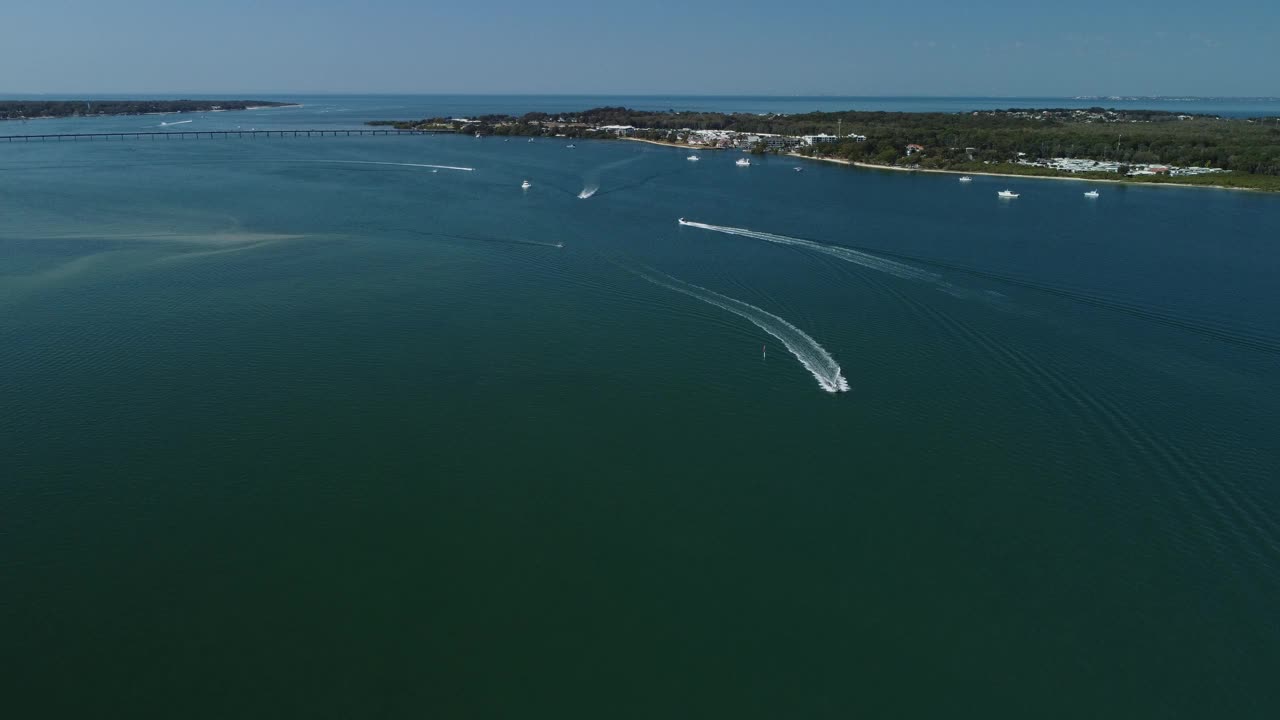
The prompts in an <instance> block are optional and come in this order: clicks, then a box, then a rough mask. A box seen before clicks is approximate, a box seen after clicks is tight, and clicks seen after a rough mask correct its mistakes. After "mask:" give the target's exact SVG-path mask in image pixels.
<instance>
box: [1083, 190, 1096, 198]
mask: <svg viewBox="0 0 1280 720" xmlns="http://www.w3.org/2000/svg"><path fill="white" fill-rule="evenodd" d="M1084 196H1085V197H1087V198H1096V197H1098V191H1097V190H1089V191H1088V192H1086V193H1085V194H1084Z"/></svg>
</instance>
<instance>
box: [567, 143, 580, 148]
mask: <svg viewBox="0 0 1280 720" xmlns="http://www.w3.org/2000/svg"><path fill="white" fill-rule="evenodd" d="M565 147H567V148H569V149H570V150H572V149H574V148H576V147H578V146H577V145H574V144H573V143H569V144H568V145H565Z"/></svg>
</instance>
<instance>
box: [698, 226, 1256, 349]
mask: <svg viewBox="0 0 1280 720" xmlns="http://www.w3.org/2000/svg"><path fill="white" fill-rule="evenodd" d="M680 224H681V225H683V226H686V227H694V228H698V229H700V230H711V231H714V232H721V233H726V234H729V235H741V236H743V237H750V238H755V239H757V240H765V241H767V242H772V243H778V244H779V245H791V246H793V247H802V248H805V249H807V250H812V251H814V252H820V253H823V254H826V255H830V256H832V257H836V258H840V259H841V260H846V261H848V262H852V263H857V264H858V265H862V266H864V267H868V268H872V269H875V270H881V271H883V272H887V273H889V274H891V275H895V276H897V277H900V278H906V279H909V280H918V281H921V282H928V283H931V284H933V285H936V286H937V287H938V288H939V289H940V290H942V291H943V292H946V293H948V294H951V295H954V296H955V297H960V298H972V297H975V296H974V294H972V293H970V292H967V291H965V290H963V289H962V288H960V287H957V286H956V285H954V284H952V283H950V282H947V281H945V280H943V279H942V276H941V275H940V274H939V273H936V272H931V271H929V270H924V269H921V268H919V267H916V266H914V265H910V264H908V263H905V262H900V261H898V260H892V259H890V258H887V257H883V255H891V256H893V257H898V258H902V259H903V260H910V261H911V262H915V263H921V264H925V265H930V266H933V267H937V268H943V269H945V270H947V271H954V272H960V273H964V274H966V275H970V276H974V277H980V278H984V279H987V280H994V281H997V282H1002V283H1007V284H1009V285H1014V286H1018V287H1024V288H1028V289H1030V290H1035V291H1038V292H1042V293H1046V294H1049V295H1056V296H1058V297H1062V298H1066V299H1068V300H1072V301H1075V302H1078V303H1082V304H1085V305H1090V306H1093V307H1096V308H1100V309H1103V310H1108V311H1111V312H1116V313H1121V314H1125V315H1129V316H1132V317H1136V318H1139V319H1142V320H1146V321H1149V322H1154V323H1158V324H1161V325H1166V326H1169V327H1175V328H1180V329H1182V330H1186V331H1189V332H1193V333H1196V334H1198V335H1202V336H1205V337H1208V338H1212V339H1214V340H1218V341H1222V342H1227V343H1231V344H1233V345H1239V346H1242V347H1247V348H1251V349H1254V350H1260V351H1263V352H1268V353H1275V354H1280V338H1275V337H1272V336H1270V335H1268V334H1265V333H1261V332H1258V331H1256V330H1253V329H1251V328H1241V327H1230V326H1228V325H1226V324H1223V323H1220V322H1206V321H1204V320H1201V319H1197V318H1193V317H1189V316H1186V315H1184V314H1180V313H1172V312H1168V311H1166V310H1162V309H1160V308H1156V307H1151V306H1147V305H1142V304H1139V303H1135V302H1130V301H1125V300H1120V299H1115V298H1109V297H1106V296H1102V295H1097V294H1092V293H1087V292H1081V291H1079V290H1075V289H1069V288H1062V287H1057V286H1054V285H1048V284H1045V283H1039V282H1035V281H1032V280H1028V279H1025V278H1017V277H1011V276H1008V275H1002V274H999V273H992V272H986V271H982V270H978V269H975V268H969V267H964V266H960V265H954V264H950V263H945V262H941V261H937V260H930V259H928V258H919V257H913V256H907V255H901V254H898V253H891V252H888V251H880V250H878V251H876V252H877V254H871V253H869V252H863V251H861V250H857V249H854V248H851V247H845V246H840V245H826V244H824V243H819V242H814V241H812V240H804V239H801V238H793V237H788V236H786V235H775V234H773V233H766V232H759V231H756V230H748V229H746V228H735V227H725V226H721V225H709V224H707V223H700V222H693V221H691V220H685V219H684V218H681V219H680ZM987 297H988V299H992V296H990V295H988V296H987Z"/></svg>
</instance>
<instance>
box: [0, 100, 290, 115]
mask: <svg viewBox="0 0 1280 720" xmlns="http://www.w3.org/2000/svg"><path fill="white" fill-rule="evenodd" d="M291 104H292V103H283V102H276V101H273V100H0V120H29V119H35V118H60V117H94V116H98V115H147V114H155V113H183V112H211V111H218V110H247V109H249V108H256V107H284V106H286V105H291Z"/></svg>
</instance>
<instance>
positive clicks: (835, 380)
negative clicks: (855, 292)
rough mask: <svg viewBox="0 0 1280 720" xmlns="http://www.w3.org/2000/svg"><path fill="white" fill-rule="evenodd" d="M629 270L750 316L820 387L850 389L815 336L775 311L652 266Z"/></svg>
mask: <svg viewBox="0 0 1280 720" xmlns="http://www.w3.org/2000/svg"><path fill="white" fill-rule="evenodd" d="M632 272H634V273H635V274H637V275H639V276H640V277H642V278H644V279H645V280H648V281H649V282H651V283H653V284H654V285H657V286H658V287H664V288H666V289H668V290H674V291H676V292H678V293H683V294H685V295H688V296H689V297H692V298H696V299H698V300H701V301H702V302H704V303H707V304H708V305H714V306H716V307H718V308H720V309H721V310H728V311H729V312H731V313H733V314H734V315H738V316H740V317H744V318H746V319H747V320H750V321H751V322H752V324H754V325H755V326H756V327H758V328H760V329H761V330H764V331H765V332H767V333H769V334H770V335H772V336H774V337H775V338H777V339H778V340H779V341H781V342H782V344H783V345H784V346H785V347H786V348H787V350H788V351H790V352H791V354H792V355H795V356H796V359H797V360H799V361H800V364H801V365H804V367H805V369H806V370H808V371H809V372H810V373H812V374H813V377H814V379H816V380H817V381H818V385H819V386H820V387H821V388H822V389H823V390H825V391H827V392H829V393H837V392H847V391H848V390H849V383H848V381H846V380H845V379H844V375H843V374H841V372H840V366H839V365H838V364H836V360H835V358H833V357H831V354H830V353H828V352H827V351H826V350H825V349H823V347H822V346H821V345H819V344H818V342H817V341H816V340H814V339H813V338H811V337H809V336H808V335H807V334H805V332H804V331H803V330H801V329H800V328H798V327H796V326H795V325H792V324H791V323H789V322H787V321H786V320H783V319H782V318H780V317H778V316H777V315H774V314H773V313H771V312H768V311H766V310H761V309H760V308H758V307H756V306H755V305H751V304H748V303H744V302H742V301H741V300H735V299H733V298H731V297H729V296H727V295H721V294H720V293H718V292H716V291H714V290H708V289H707V288H704V287H702V286H700V285H694V284H693V283H687V282H685V281H683V280H679V279H677V278H674V277H671V276H670V275H667V274H666V273H660V272H657V271H655V270H651V272H652V273H653V274H652V275H650V274H648V273H644V272H640V271H638V270H632Z"/></svg>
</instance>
